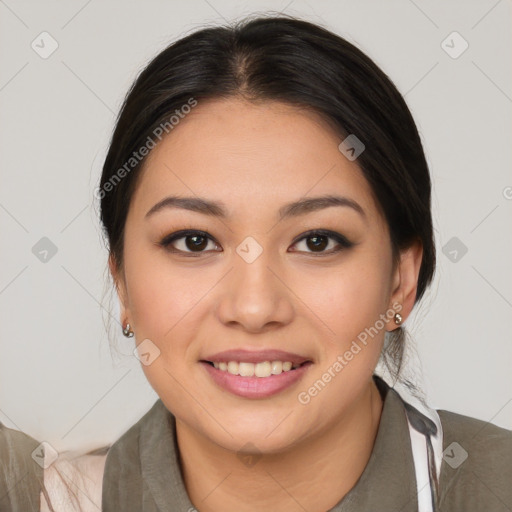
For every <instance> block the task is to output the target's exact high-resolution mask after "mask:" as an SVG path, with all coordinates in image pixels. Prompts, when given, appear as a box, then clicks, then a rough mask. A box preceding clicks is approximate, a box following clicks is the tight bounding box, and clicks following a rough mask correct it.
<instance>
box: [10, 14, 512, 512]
mask: <svg viewBox="0 0 512 512" xmlns="http://www.w3.org/2000/svg"><path fill="white" fill-rule="evenodd" d="M430 188H431V183H430V176H429V171H428V167H427V164H426V161H425V156H424V153H423V149H422V145H421V142H420V138H419V135H418V132H417V129H416V126H415V123H414V121H413V119H412V117H411V114H410V112H409V109H408V108H407V106H406V104H405V102H404V100H403V98H402V97H401V95H400V94H399V93H398V91H397V90H396V88H395V87H394V85H393V84H392V83H391V81H390V80H389V79H388V78H387V77H386V75H385V74H384V73H383V72H382V71H381V70H380V69H379V68H378V67H377V66H376V65H375V64H374V63H373V62H372V61H371V60H370V59H369V58H368V57H367V56H365V55H364V54H363V53H362V52H361V51H359V50H358V49H357V48H355V47H354V46H353V45H351V44H350V43H348V42H347V41H345V40H344V39H342V38H340V37H339V36H336V35H334V34H332V33H330V32H328V31H327V30H325V29H323V28H321V27H318V26H316V25H313V24H311V23H308V22H305V21H301V20H296V19H292V18H288V17H284V16H283V17H269V18H256V19H253V20H247V21H245V22H244V23H241V24H239V25H238V26H236V27H234V28H223V27H221V28H208V29H204V30H199V31H197V32H195V33H193V34H191V35H189V36H187V37H185V38H183V39H181V40H179V41H177V42H176V43H174V44H172V45H170V46H169V47H168V48H167V49H165V50H164V51H163V52H161V53H160V54H159V55H158V56H157V57H156V58H155V59H154V60H153V61H152V62H151V63H150V64H149V65H148V66H147V68H146V69H145V70H144V71H143V72H142V73H141V74H140V76H139V77H138V78H137V80H136V82H135V83H134V85H133V86H132V88H131V90H130V92H129V94H128V95H127V97H126V100H125V103H124V105H123V107H122V110H121V113H120V116H119V118H118V121H117V126H116V128H115V131H114V134H113V137H112V141H111V144H110V148H109V152H108V154H107V157H106V161H105V164H104V167H103V175H102V178H101V182H100V186H99V188H98V190H97V197H98V198H99V199H100V201H101V220H102V223H103V226H104V229H105V234H106V237H107V239H108V247H109V251H110V258H109V266H110V270H111V273H112V276H113V278H114V281H115V285H116V289H117V292H118V294H119V298H120V303H121V309H122V311H121V321H122V326H123V333H124V335H125V336H126V337H128V338H134V339H135V341H136V345H137V355H138V357H139V359H140V360H141V363H142V368H143V370H144V372H145V375H146V377H147V378H148V381H149V382H150V384H151V386H152V387H153V388H154V389H155V391H156V392H157V393H158V395H159V400H158V401H157V402H156V403H155V404H154V406H153V407H152V408H151V410H150V411H148V413H147V414H146V415H145V416H144V417H143V418H141V420H140V421H139V422H137V423H136V424H135V425H134V426H132V427H131V428H130V429H129V430H128V431H127V432H126V433H125V434H124V435H123V436H122V437H121V438H120V439H118V440H117V441H116V442H115V443H114V444H113V445H112V446H111V447H106V449H104V450H103V451H102V450H100V451H98V452H96V453H90V454H87V455H86V456H82V457H68V459H65V458H64V459H63V458H59V459H58V460H57V461H56V462H54V463H53V464H51V465H50V466H49V467H48V468H47V469H44V470H42V469H41V470H39V469H37V467H38V466H37V465H35V464H30V458H31V457H32V455H31V454H32V450H34V449H36V447H37V442H36V441H35V440H33V439H31V438H26V437H25V438H20V439H21V440H14V439H13V437H15V436H16V435H15V434H13V433H12V432H9V429H5V428H4V429H3V431H2V432H3V437H2V443H3V446H2V450H4V451H5V455H4V457H5V460H8V461H9V464H11V467H13V468H14V467H16V468H18V466H20V465H23V464H24V465H25V466H26V467H27V468H28V469H26V471H25V470H24V469H23V468H25V466H22V469H20V468H18V469H16V471H11V472H9V471H4V476H3V478H4V480H5V486H6V488H7V489H11V491H8V492H7V493H5V496H4V502H5V503H6V505H5V506H4V508H2V510H4V509H5V510H9V508H8V507H11V508H10V509H12V510H22V508H20V504H21V503H27V505H25V508H24V509H23V510H29V509H31V510H37V508H30V507H34V506H36V505H35V503H36V501H37V496H38V493H39V492H41V495H40V500H41V510H60V509H62V510H75V509H76V510H89V509H90V510H97V509H98V508H99V505H100V503H101V506H102V510H105V511H118V510H123V511H132V510H133V511H144V512H147V511H157V510H160V511H178V510H180V511H193V510H199V511H201V512H213V511H223V512H226V511H228V512H229V511H234V510H237V511H242V512H243V511H260V510H279V511H290V512H291V511H299V510H307V511H310V512H324V511H326V510H329V511H336V512H341V511H363V510H364V511H370V510H379V511H381V512H382V511H388V510H389V511H396V510H403V511H405V510H411V511H413V510H414V511H415V510H421V511H441V510H442V511H450V512H453V511H457V510H460V511H465V512H470V511H476V510H479V511H481V510H493V511H500V510H503V511H505V510H511V509H512V491H511V486H510V481H511V477H512V467H511V465H512V433H511V432H510V431H508V430H506V429H503V428H499V427H497V426H496V425H492V424H489V423H485V422H483V421H480V420H477V419H475V418H469V417H466V416H462V415H459V414H455V413H452V412H448V411H442V410H439V411H436V410H432V409H430V408H429V407H428V406H427V404H426V403H424V402H422V401H421V400H419V399H418V400H415V399H414V397H412V396H411V397H410V398H409V399H407V400H405V399H404V398H403V397H402V396H401V395H400V394H399V393H398V392H397V391H395V390H394V389H393V388H392V387H390V386H389V385H388V384H387V383H386V381H385V380H384V379H383V378H381V377H380V376H378V375H377V374H376V373H375V369H376V366H377V363H378V362H379V360H383V361H384V362H385V363H386V364H387V365H388V367H389V370H390V372H391V374H392V375H393V376H394V377H395V379H397V378H399V377H400V375H401V366H402V355H403V351H404V341H405V337H404V330H403V327H402V324H403V322H404V321H405V320H406V319H407V317H408V316H409V315H410V313H411V310H412V309H413V307H414V305H415V304H416V303H417V302H418V301H420V299H421V298H422V296H423V294H424V292H425V290H426V289H427V287H428V285H429V284H430V282H431V280H432V277H433V274H434V269H435V247H434V241H433V230H432V220H431V211H430ZM18 447H21V448H18ZM32 458H33V457H32ZM16 465H17V466H16ZM44 465H46V464H44ZM29 471H30V472H29ZM27 472H29V473H27ZM22 474H23V475H24V480H23V482H22V483H19V482H20V478H21V475H22ZM22 490H23V492H22ZM66 493H68V494H67V495H66ZM23 500H26V501H25V502H23ZM56 504H57V505H56ZM59 507H61V508H60V509H59Z"/></svg>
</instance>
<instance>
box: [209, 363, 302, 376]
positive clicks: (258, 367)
mask: <svg viewBox="0 0 512 512" xmlns="http://www.w3.org/2000/svg"><path fill="white" fill-rule="evenodd" d="M213 366H214V367H215V368H217V369H218V370H221V371H223V372H225V371H227V372H229V373H231V374H232V375H240V376H241V377H254V376H256V377H270V376H271V375H279V374H280V373H283V372H289V371H290V370H291V369H292V368H298V367H299V366H300V365H296V366H295V367H294V366H293V364H292V363H291V362H290V361H284V362H283V361H264V362H262V363H256V364H254V363H246V362H243V361H242V362H237V361H227V362H224V361H222V362H215V363H213Z"/></svg>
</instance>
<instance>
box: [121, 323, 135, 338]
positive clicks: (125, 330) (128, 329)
mask: <svg viewBox="0 0 512 512" xmlns="http://www.w3.org/2000/svg"><path fill="white" fill-rule="evenodd" d="M123 334H124V335H125V336H126V337H127V338H133V334H134V333H133V331H132V329H131V327H130V324H129V323H127V324H126V327H123Z"/></svg>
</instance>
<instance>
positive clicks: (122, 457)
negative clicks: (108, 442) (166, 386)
mask: <svg viewBox="0 0 512 512" xmlns="http://www.w3.org/2000/svg"><path fill="white" fill-rule="evenodd" d="M164 410H165V406H164V405H163V403H162V401H161V400H157V401H156V402H155V403H154V404H153V406H152V407H151V408H150V409H149V411H148V412H146V414H144V415H143V416H142V418H140V419H139V421H137V423H135V424H134V425H132V426H131V427H130V428H129V429H128V430H127V431H126V432H125V433H124V434H123V435H121V437H119V438H118V439H117V440H116V441H115V442H114V443H113V445H112V446H111V447H110V449H109V451H108V453H107V456H106V463H105V474H104V478H103V504H104V506H107V505H108V506H109V507H110V508H112V504H116V505H115V508H116V509H117V510H123V509H126V510H128V509H130V507H135V508H136V506H137V504H140V505H142V503H141V500H142V489H143V487H144V482H143V478H142V467H141V447H142V446H141V445H142V444H143V442H144V440H143V439H144V436H143V432H145V431H146V432H147V431H148V430H149V431H152V430H156V429H157V425H156V424H155V422H157V421H158V419H159V418H161V414H162V413H163V411H164ZM110 508H109V510H110ZM141 508H142V506H141Z"/></svg>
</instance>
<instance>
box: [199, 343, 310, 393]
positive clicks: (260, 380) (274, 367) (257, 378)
mask: <svg viewBox="0 0 512 512" xmlns="http://www.w3.org/2000/svg"><path fill="white" fill-rule="evenodd" d="M199 363H200V364H201V366H202V367H203V368H204V370H205V371H206V374H207V375H208V376H209V378H210V379H211V381H212V382H213V383H214V384H215V385H216V386H218V387H219V388H221V389H222V390H224V391H228V392H229V393H231V394H234V395H237V396H239V397H243V398H252V399H257V398H268V397H271V396H273V395H276V394H277V393H281V392H282V391H284V390H286V389H292V387H293V386H294V385H296V384H297V383H298V382H299V381H300V380H301V379H302V378H303V377H304V375H305V374H306V373H307V372H308V371H309V368H310V367H311V366H312V365H313V364H314V362H313V360H312V359H311V358H308V357H304V356H301V355H298V354H293V353H291V352H284V351H282V350H262V351H258V352H255V351H250V350H229V351H225V352H220V353H217V354H214V355H211V356H207V357H205V358H204V359H201V360H199Z"/></svg>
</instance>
